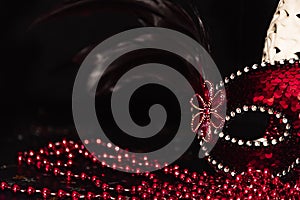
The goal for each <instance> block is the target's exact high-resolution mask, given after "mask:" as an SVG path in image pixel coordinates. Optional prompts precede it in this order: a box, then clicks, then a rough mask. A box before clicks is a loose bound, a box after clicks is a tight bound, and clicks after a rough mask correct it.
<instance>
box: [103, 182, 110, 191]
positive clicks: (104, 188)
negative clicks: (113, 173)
mask: <svg viewBox="0 0 300 200" xmlns="http://www.w3.org/2000/svg"><path fill="white" fill-rule="evenodd" d="M108 188H109V185H108V184H106V183H103V184H102V190H104V191H106V190H108Z"/></svg>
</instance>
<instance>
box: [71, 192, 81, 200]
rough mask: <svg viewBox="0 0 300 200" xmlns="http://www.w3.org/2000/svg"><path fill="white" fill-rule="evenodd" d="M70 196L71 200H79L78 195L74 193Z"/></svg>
mask: <svg viewBox="0 0 300 200" xmlns="http://www.w3.org/2000/svg"><path fill="white" fill-rule="evenodd" d="M71 196H72V199H73V200H78V199H79V198H80V194H79V193H78V192H76V191H73V192H72V195H71Z"/></svg>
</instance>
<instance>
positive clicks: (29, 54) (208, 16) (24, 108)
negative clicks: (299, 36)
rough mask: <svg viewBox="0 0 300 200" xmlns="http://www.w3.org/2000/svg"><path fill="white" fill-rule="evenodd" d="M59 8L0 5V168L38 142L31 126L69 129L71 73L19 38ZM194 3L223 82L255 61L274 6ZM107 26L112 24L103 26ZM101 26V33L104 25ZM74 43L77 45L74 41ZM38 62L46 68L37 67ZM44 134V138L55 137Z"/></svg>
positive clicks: (47, 3)
mask: <svg viewBox="0 0 300 200" xmlns="http://www.w3.org/2000/svg"><path fill="white" fill-rule="evenodd" d="M60 2H61V1H57V0H43V1H41V0H28V1H19V2H17V1H8V0H6V1H1V4H0V5H1V15H2V17H1V33H2V34H1V50H2V53H1V64H0V69H1V71H0V88H1V90H0V92H1V105H0V106H1V109H0V110H1V116H2V119H1V122H2V123H1V129H0V145H1V146H0V150H1V151H0V164H9V163H12V162H14V160H15V158H16V152H17V151H19V150H23V149H28V148H29V147H30V143H33V141H31V140H30V139H27V140H26V138H32V137H35V136H38V137H43V135H38V134H37V133H32V132H33V131H32V130H33V129H32V126H33V124H36V123H38V124H39V125H41V126H46V127H49V126H50V125H51V126H53V127H61V128H62V130H68V129H69V127H72V117H71V92H72V85H73V81H74V77H75V75H76V69H74V68H71V67H70V66H69V65H68V63H59V61H60V60H59V59H58V58H57V57H55V56H53V58H51V56H52V53H53V55H54V54H55V50H53V52H51V51H49V52H48V53H47V56H46V57H43V56H42V55H41V54H40V51H41V50H42V49H43V45H42V44H38V43H34V44H33V43H32V42H31V40H30V39H27V38H25V37H24V35H25V32H26V30H27V28H28V26H29V25H30V24H31V22H32V21H33V20H34V19H35V18H37V17H38V16H39V15H41V14H42V13H45V12H47V10H49V9H52V8H54V7H55V6H56V5H57V4H58V3H60ZM182 2H184V3H189V1H182ZM194 3H195V4H196V5H197V7H198V9H199V12H200V16H201V18H202V20H203V22H204V25H205V28H206V30H207V32H208V35H209V42H210V45H211V55H212V57H213V59H214V60H215V62H216V64H217V66H218V67H219V70H220V72H221V73H222V75H223V76H226V75H228V74H230V73H231V72H234V71H236V70H237V69H238V68H241V67H243V66H245V65H250V64H253V63H258V62H260V61H261V55H262V49H263V45H264V38H265V35H266V31H267V28H268V25H269V23H270V21H271V19H272V15H273V13H274V11H275V9H276V6H277V4H278V1H274V0H251V1H249V0H228V1H220V0H198V1H197V0H194ZM107 23H114V22H112V21H110V20H107ZM121 24H122V23H120V25H121ZM102 26H103V31H104V32H105V25H102ZM62 28H63V26H62V27H59V29H62ZM55 31H56V30H48V33H47V34H49V35H48V36H49V39H48V40H47V41H48V42H49V43H50V44H51V43H53V44H55V43H56V42H58V41H57V40H56V37H55V34H59V33H64V34H69V38H70V40H71V41H72V40H73V39H74V38H73V37H72V35H73V34H72V31H74V32H76V31H80V30H66V31H62V32H59V33H55ZM51 35H52V36H53V37H51ZM51 38H52V39H51ZM81 40H84V39H82V38H81ZM76 41H77V42H81V41H80V38H79V39H78V38H76ZM55 55H56V54H55ZM66 55H67V53H66ZM56 56H57V55H56ZM60 56H62V57H63V56H65V55H64V54H60ZM33 58H34V59H33ZM39 62H40V63H48V64H45V65H40V66H37V65H36V63H39ZM53 63H56V64H57V65H55V66H54V65H52V64H53ZM49 113H50V114H49ZM48 131H49V134H52V132H55V131H53V130H48ZM32 135H34V136H32ZM62 135H63V134H62ZM66 135H67V133H66ZM64 136H65V135H63V137H64ZM46 137H48V138H50V139H53V138H55V137H58V138H59V137H60V135H59V133H54V134H53V135H47V136H46ZM25 141H27V142H25Z"/></svg>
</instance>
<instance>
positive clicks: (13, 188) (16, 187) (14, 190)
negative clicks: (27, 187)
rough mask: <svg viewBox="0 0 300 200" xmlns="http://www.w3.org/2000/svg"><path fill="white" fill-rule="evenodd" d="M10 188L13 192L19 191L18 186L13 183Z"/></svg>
mask: <svg viewBox="0 0 300 200" xmlns="http://www.w3.org/2000/svg"><path fill="white" fill-rule="evenodd" d="M11 189H12V191H13V192H14V193H17V192H18V191H20V186H18V185H17V184H14V185H13V186H12V188H11Z"/></svg>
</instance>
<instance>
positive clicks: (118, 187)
mask: <svg viewBox="0 0 300 200" xmlns="http://www.w3.org/2000/svg"><path fill="white" fill-rule="evenodd" d="M116 191H117V192H118V193H122V192H123V191H124V188H123V186H122V185H117V186H116Z"/></svg>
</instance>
